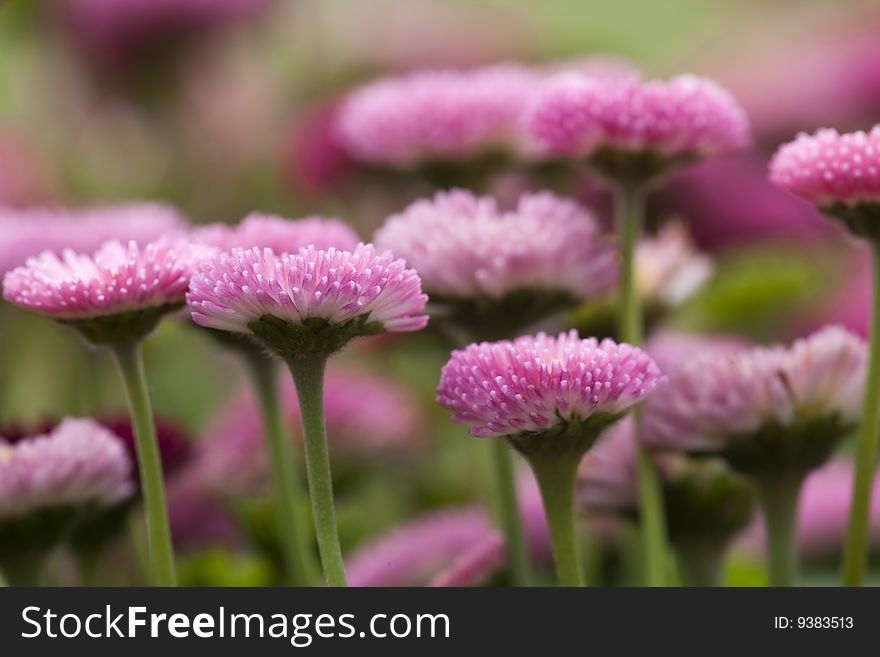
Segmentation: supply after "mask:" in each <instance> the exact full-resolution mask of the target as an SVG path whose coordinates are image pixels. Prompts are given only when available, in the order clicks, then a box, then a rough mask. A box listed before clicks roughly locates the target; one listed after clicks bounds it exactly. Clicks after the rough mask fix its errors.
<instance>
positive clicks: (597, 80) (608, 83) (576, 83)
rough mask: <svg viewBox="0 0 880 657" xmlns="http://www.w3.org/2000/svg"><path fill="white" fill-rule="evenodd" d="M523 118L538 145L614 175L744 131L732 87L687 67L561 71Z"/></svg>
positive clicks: (718, 147) (684, 158) (687, 154)
mask: <svg viewBox="0 0 880 657" xmlns="http://www.w3.org/2000/svg"><path fill="white" fill-rule="evenodd" d="M525 125H526V130H527V131H528V133H529V134H530V135H531V136H532V137H533V138H534V139H535V140H536V141H537V142H538V143H539V144H541V145H542V146H543V147H545V148H547V149H548V150H550V151H552V152H555V153H559V154H563V155H567V156H570V157H577V158H584V159H588V160H590V161H591V162H592V163H593V164H594V166H596V167H597V168H598V169H599V170H600V171H601V172H602V173H603V174H605V175H606V176H607V177H609V178H612V179H615V180H618V179H628V180H641V181H644V180H647V179H650V178H652V177H654V176H656V175H657V174H658V173H661V172H662V171H665V170H667V169H668V168H670V167H671V166H673V165H676V164H681V163H686V162H690V161H693V160H697V159H701V158H704V157H707V156H709V155H715V154H718V153H723V152H727V151H731V150H736V149H739V148H741V147H743V146H744V145H745V144H746V143H747V142H748V139H749V131H748V124H747V120H746V117H745V114H744V112H743V111H742V109H741V108H740V107H739V105H738V104H737V103H736V101H735V100H734V99H733V98H732V97H731V96H730V94H728V93H727V92H726V91H725V90H724V89H722V88H721V87H720V86H718V85H717V84H715V83H714V82H712V81H710V80H705V79H702V78H698V77H695V76H692V75H680V76H677V77H674V78H672V79H671V80H669V81H668V82H662V81H658V80H652V81H649V82H641V81H640V80H639V79H638V78H637V77H635V76H629V77H606V78H601V77H595V76H588V75H583V74H579V73H562V74H560V75H558V76H556V77H554V78H552V79H551V80H549V81H548V82H547V83H546V85H545V86H544V87H543V88H542V89H541V91H540V93H539V94H538V97H537V98H536V99H535V101H534V104H533V105H532V106H531V108H530V109H529V112H528V114H527V116H526V119H525Z"/></svg>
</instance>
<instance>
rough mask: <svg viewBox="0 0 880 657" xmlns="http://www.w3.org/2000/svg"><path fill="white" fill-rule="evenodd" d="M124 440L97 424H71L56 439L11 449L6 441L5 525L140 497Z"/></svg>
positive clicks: (2, 479)
mask: <svg viewBox="0 0 880 657" xmlns="http://www.w3.org/2000/svg"><path fill="white" fill-rule="evenodd" d="M131 471H132V463H131V460H130V459H129V457H128V454H127V453H126V451H125V447H124V446H123V445H122V443H121V442H120V440H119V439H118V438H117V437H116V436H114V435H113V434H112V433H111V432H110V431H109V430H107V429H105V428H104V427H102V426H101V425H100V424H98V423H96V422H93V421H91V420H84V419H67V420H64V421H63V422H62V423H61V424H59V425H58V426H57V427H56V428H55V429H53V430H52V431H51V432H50V433H48V434H46V435H42V436H35V437H33V438H27V439H24V440H20V441H18V442H16V443H15V444H9V443H7V442H6V441H5V440H4V439H3V438H2V437H0V520H2V519H6V518H15V517H21V516H23V515H25V514H28V513H32V512H34V511H38V510H42V509H50V508H59V507H72V506H81V505H85V504H97V505H100V506H110V505H113V504H116V503H118V502H120V501H121V500H123V499H125V498H126V497H128V496H129V495H131V494H132V493H133V492H134V486H133V483H132V477H131Z"/></svg>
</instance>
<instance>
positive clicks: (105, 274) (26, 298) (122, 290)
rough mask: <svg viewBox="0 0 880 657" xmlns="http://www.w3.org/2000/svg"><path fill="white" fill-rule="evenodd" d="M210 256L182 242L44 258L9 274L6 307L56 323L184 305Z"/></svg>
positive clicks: (108, 246) (110, 246)
mask: <svg viewBox="0 0 880 657" xmlns="http://www.w3.org/2000/svg"><path fill="white" fill-rule="evenodd" d="M207 253H208V250H207V249H206V248H202V247H198V246H194V245H193V244H192V243H191V242H189V241H187V240H185V239H164V238H163V239H160V240H158V241H156V242H151V243H149V244H147V245H146V246H140V245H138V244H137V242H134V241H131V242H129V243H128V244H122V243H121V242H119V241H117V240H112V241H110V242H106V243H105V244H104V245H103V246H102V247H101V248H99V249H98V251H97V252H96V253H95V255H94V256H89V255H83V254H78V253H75V252H74V251H71V250H69V249H65V250H64V251H62V253H61V254H60V255H58V254H56V253H53V252H44V253H43V254H42V255H40V256H38V257H35V258H30V259H28V261H27V263H26V264H25V266H23V267H18V268H16V269H13V270H12V271H10V272H7V274H6V276H5V277H4V279H3V294H4V296H5V297H6V299H7V300H8V301H10V302H11V303H14V304H16V305H18V306H21V307H23V308H27V309H30V310H34V311H36V312H40V313H43V314H46V315H51V316H52V317H55V318H58V319H89V318H94V317H100V316H107V315H119V314H123V313H127V312H132V311H137V310H144V309H149V308H162V307H165V306H174V305H179V304H181V303H183V301H184V298H185V294H186V290H187V288H188V287H189V280H190V277H191V276H192V274H193V272H194V270H195V267H196V265H197V263H198V262H199V261H200V260H201V259H202V258H204V257H205V255H206V254H207Z"/></svg>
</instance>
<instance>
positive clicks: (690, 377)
mask: <svg viewBox="0 0 880 657" xmlns="http://www.w3.org/2000/svg"><path fill="white" fill-rule="evenodd" d="M675 351H677V352H679V353H680V352H681V350H680V349H676V350H675ZM653 353H657V358H658V361H659V362H661V363H664V369H665V371H666V372H667V373H668V374H669V377H670V385H669V386H666V387H665V388H664V389H662V390H660V391H658V392H657V394H656V395H654V396H652V398H651V399H650V400H649V401H648V403H647V404H646V406H645V413H644V428H643V437H644V440H645V441H646V442H647V443H648V444H650V445H652V446H654V447H657V448H665V449H681V450H685V451H710V452H714V451H725V450H728V449H733V448H738V447H737V446H739V447H742V448H746V447H747V446H748V444H754V445H755V446H757V445H758V442H755V441H751V440H750V438H751V437H754V436H756V435H758V434H761V432H763V431H766V430H774V431H775V430H777V429H778V431H779V434H778V436H777V438H778V439H780V440H781V439H782V438H783V437H784V436H785V435H787V432H789V431H798V430H800V428H803V427H808V426H810V424H811V423H813V422H823V423H828V422H830V423H831V424H830V425H826V424H822V425H821V427H822V431H821V433H822V438H823V441H822V442H823V444H825V443H826V442H827V441H831V445H830V446H828V447H829V449H830V447H831V446H833V445H836V443H837V440H839V439H840V437H841V435H842V433H843V430H844V429H845V428H847V427H850V426H852V425H853V424H854V423H855V421H856V420H857V419H858V417H859V414H860V412H861V404H862V399H861V391H862V387H863V385H864V379H865V368H866V363H867V350H866V346H865V343H864V341H863V340H862V339H861V338H859V337H858V336H856V335H855V334H853V333H850V332H848V331H846V330H845V329H843V328H840V327H835V326H831V327H827V328H825V329H822V330H820V331H818V332H817V333H814V334H813V335H811V336H809V337H808V338H804V339H801V340H797V341H796V342H795V343H794V344H793V345H792V346H791V347H784V346H772V347H751V348H749V347H736V346H735V345H731V346H730V347H729V348H723V349H718V348H717V346H716V345H714V344H709V345H706V346H704V347H702V348H701V347H700V346H699V345H697V344H694V345H693V347H692V348H691V349H690V351H689V353H688V354H687V357H686V358H680V359H679V362H678V363H677V364H672V363H671V362H668V361H673V360H675V359H676V357H675V355H674V353H673V355H672V357H671V358H667V357H665V356H664V355H663V354H662V351H655V352H653ZM805 439H806V438H805ZM768 440H769V441H770V443H774V444H775V443H776V441H775V440H773V439H772V437H770V438H768ZM765 442H766V441H760V443H761V444H764V443H765ZM796 442H797V444H801V443H802V442H803V441H796ZM811 445H812V446H811ZM817 446H818V443H817V442H816V441H812V442H811V443H810V445H807V444H803V445H802V447H804V449H805V450H807V451H809V450H812V449H815V448H816V447H817ZM789 447H792V448H793V449H796V448H797V447H796V445H790V446H789ZM819 451H820V452H822V455H821V456H822V460H824V457H825V456H827V454H826V453H825V452H826V451H827V450H819ZM813 456H816V455H813ZM791 457H792V458H795V459H797V458H799V456H798V455H791ZM764 465H765V466H766V465H767V464H764Z"/></svg>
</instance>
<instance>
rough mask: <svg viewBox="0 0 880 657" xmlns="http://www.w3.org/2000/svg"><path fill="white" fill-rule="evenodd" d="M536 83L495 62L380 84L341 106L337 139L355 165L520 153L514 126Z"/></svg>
mask: <svg viewBox="0 0 880 657" xmlns="http://www.w3.org/2000/svg"><path fill="white" fill-rule="evenodd" d="M541 77H542V76H541V74H540V73H538V72H536V71H533V70H531V69H527V68H523V67H520V66H515V65H508V64H501V65H496V66H489V67H486V68H480V69H475V70H470V71H422V72H418V73H413V74H410V75H407V76H404V77H399V78H386V79H381V80H378V81H376V82H373V83H371V84H369V85H366V86H365V87H363V88H361V89H358V90H357V91H355V92H354V93H353V94H352V95H351V96H350V97H349V98H348V99H347V101H346V102H345V103H344V104H343V105H342V107H341V108H340V111H339V117H338V123H337V130H338V135H339V140H340V143H341V144H342V146H343V147H344V148H345V150H346V151H347V152H348V153H349V154H350V155H352V156H353V157H354V158H356V159H359V160H363V161H365V162H370V163H374V164H381V165H386V166H395V167H406V166H412V165H415V164H419V163H421V162H425V161H431V160H442V159H462V158H465V157H472V156H474V155H480V154H482V153H488V152H492V151H504V152H513V153H523V152H524V149H525V148H526V141H525V140H524V139H523V137H522V136H521V131H520V130H519V120H520V116H521V114H522V111H523V109H524V108H525V106H526V104H527V103H528V101H529V99H530V98H531V96H532V95H533V94H534V90H535V86H536V85H537V84H538V82H539V81H540V79H541Z"/></svg>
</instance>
